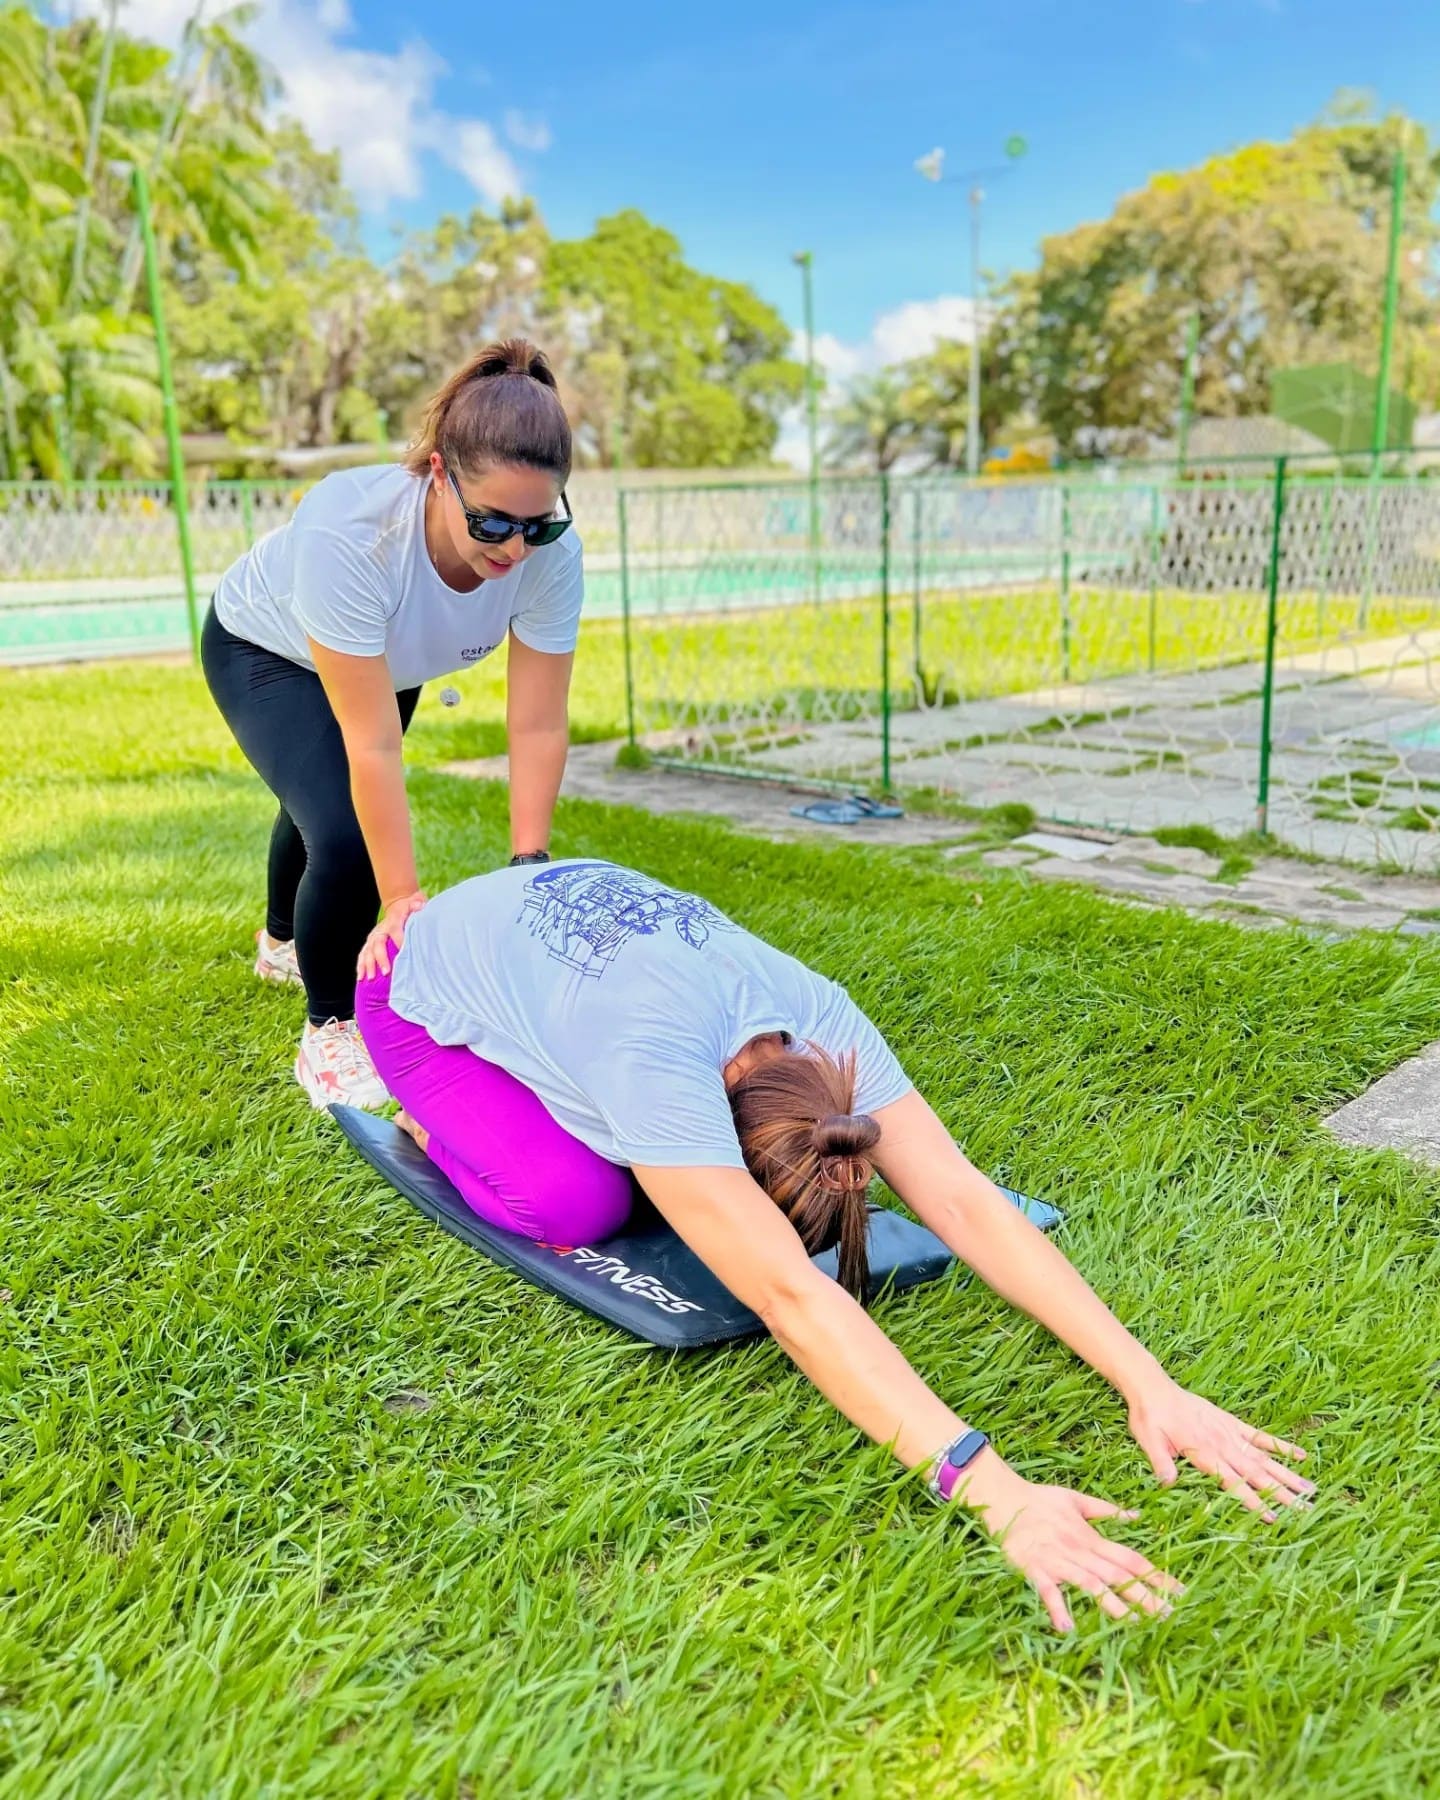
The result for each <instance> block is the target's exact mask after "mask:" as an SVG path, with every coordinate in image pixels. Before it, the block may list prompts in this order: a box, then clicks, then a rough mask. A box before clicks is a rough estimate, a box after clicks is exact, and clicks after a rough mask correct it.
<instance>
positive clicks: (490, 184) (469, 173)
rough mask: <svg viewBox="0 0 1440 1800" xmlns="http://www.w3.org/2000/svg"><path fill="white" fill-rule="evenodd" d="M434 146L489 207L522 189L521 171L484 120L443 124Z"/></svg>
mask: <svg viewBox="0 0 1440 1800" xmlns="http://www.w3.org/2000/svg"><path fill="white" fill-rule="evenodd" d="M434 147H435V149H436V150H437V152H438V153H439V154H440V156H441V157H442V158H443V159H444V160H445V161H446V162H447V163H449V165H450V167H451V168H452V169H458V170H459V171H460V173H461V174H462V175H463V176H464V177H465V179H466V180H467V181H468V182H469V183H470V185H471V187H473V188H474V190H475V192H476V193H477V194H479V195H481V196H482V197H483V198H484V199H486V200H488V201H489V202H490V204H491V205H492V206H494V205H495V204H497V203H498V202H499V201H501V200H504V199H505V198H506V197H507V196H509V195H511V194H522V193H524V191H525V187H524V183H523V182H522V181H521V179H520V171H519V170H518V169H517V168H516V167H515V165H514V163H513V162H511V160H510V158H509V156H508V155H507V153H506V152H505V151H504V150H503V149H502V148H501V146H500V140H499V138H497V137H496V135H495V132H494V129H493V128H492V127H491V126H489V125H487V124H486V123H485V121H484V120H483V119H456V120H452V121H448V122H445V123H443V124H442V131H441V135H440V137H439V138H438V139H437V140H436V142H435V145H434Z"/></svg>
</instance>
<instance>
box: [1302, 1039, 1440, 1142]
mask: <svg viewBox="0 0 1440 1800" xmlns="http://www.w3.org/2000/svg"><path fill="white" fill-rule="evenodd" d="M1325 1124H1326V1127H1327V1128H1328V1129H1329V1130H1330V1131H1332V1132H1334V1134H1335V1136H1336V1137H1337V1138H1339V1139H1340V1141H1341V1143H1344V1144H1356V1145H1361V1146H1364V1147H1365V1148H1368V1149H1371V1150H1401V1151H1403V1152H1404V1153H1405V1154H1406V1155H1407V1156H1414V1157H1418V1158H1420V1159H1421V1160H1422V1161H1424V1162H1429V1163H1440V1044H1431V1045H1430V1047H1429V1048H1428V1049H1427V1050H1422V1051H1421V1052H1420V1054H1419V1056H1414V1057H1411V1059H1410V1061H1409V1062H1406V1063H1401V1065H1400V1067H1399V1068H1398V1069H1392V1070H1391V1071H1390V1073H1389V1074H1388V1075H1384V1076H1382V1077H1381V1078H1380V1080H1379V1081H1377V1082H1376V1083H1375V1085H1374V1086H1373V1087H1370V1088H1367V1089H1366V1091H1365V1092H1364V1093H1363V1094H1361V1095H1360V1096H1359V1098H1358V1099H1355V1100H1351V1101H1348V1102H1347V1103H1346V1104H1345V1105H1344V1106H1342V1107H1341V1108H1340V1109H1339V1111H1338V1112H1333V1113H1331V1115H1330V1117H1329V1118H1328V1119H1327V1120H1326V1121H1325Z"/></svg>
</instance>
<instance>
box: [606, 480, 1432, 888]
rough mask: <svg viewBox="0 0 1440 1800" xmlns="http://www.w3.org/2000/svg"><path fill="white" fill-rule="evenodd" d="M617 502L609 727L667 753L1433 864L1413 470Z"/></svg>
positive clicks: (859, 487)
mask: <svg viewBox="0 0 1440 1800" xmlns="http://www.w3.org/2000/svg"><path fill="white" fill-rule="evenodd" d="M809 503H810V489H809V487H808V486H807V484H804V483H790V484H784V485H775V484H771V485H757V486H755V487H752V488H748V489H743V490H742V489H736V488H729V489H726V490H724V491H723V492H722V491H720V490H715V489H695V490H691V491H689V492H682V491H676V490H673V489H672V490H669V491H666V492H664V493H657V492H653V491H652V492H646V493H626V494H625V495H624V497H623V501H622V513H623V525H624V531H623V552H622V570H623V579H624V584H625V600H626V619H627V667H628V683H629V709H630V721H631V735H632V738H633V740H634V741H635V742H636V743H638V744H640V745H642V746H644V747H645V748H647V749H648V750H650V751H651V752H652V753H653V754H654V755H656V756H657V757H658V758H659V759H661V760H662V761H665V762H671V763H675V764H677V765H683V766H687V767H691V768H703V769H716V770H725V771H728V772H744V773H750V774H755V775H766V776H775V777H782V778H784V777H789V778H791V779H794V780H796V781H803V782H806V783H825V784H829V783H835V784H839V785H844V786H856V787H869V788H875V789H890V790H894V791H897V792H900V793H910V794H912V795H913V796H915V797H916V798H917V799H918V798H922V797H923V796H925V795H926V794H930V795H934V796H941V797H946V798H950V799H954V800H958V801H961V802H963V803H965V804H967V805H970V806H974V807H979V808H988V807H992V806H996V805H999V804H1003V803H1007V802H1023V803H1024V804H1026V805H1028V806H1030V807H1031V808H1032V809H1033V810H1034V811H1035V813H1036V814H1037V815H1039V816H1041V817H1045V818H1049V819H1053V820H1057V821H1061V822H1068V823H1073V824H1082V825H1089V826H1096V827H1101V828H1108V829H1114V830H1153V829H1155V828H1156V827H1158V826H1164V825H1182V824H1194V823H1204V824H1208V825H1210V826H1212V827H1214V828H1216V829H1218V830H1220V831H1222V832H1225V833H1228V834H1240V833H1243V832H1245V831H1247V830H1250V829H1252V828H1255V827H1256V826H1259V827H1260V828H1261V829H1268V830H1269V831H1271V832H1272V833H1273V834H1274V835H1276V836H1278V837H1280V838H1283V839H1284V840H1286V841H1288V842H1291V843H1294V844H1296V845H1298V846H1300V847H1303V848H1307V849H1312V850H1315V851H1319V852H1322V853H1324V854H1327V855H1334V856H1341V857H1345V858H1348V859H1359V860H1366V861H1373V860H1381V861H1386V862H1394V863H1398V864H1401V865H1402V866H1412V867H1413V866H1429V867H1433V866H1440V834H1437V831H1436V829H1435V827H1436V825H1437V823H1440V713H1437V711H1436V700H1437V697H1440V696H1437V691H1436V690H1437V686H1440V656H1437V652H1440V479H1436V478H1435V477H1433V476H1430V475H1427V474H1423V473H1413V472H1412V473H1408V474H1404V475H1400V474H1394V473H1382V472H1381V471H1379V470H1378V469H1377V470H1375V471H1372V472H1370V473H1366V474H1361V475H1356V474H1353V473H1346V472H1344V471H1343V470H1340V469H1335V468H1323V469H1316V470H1311V469H1309V468H1307V467H1305V466H1303V465H1302V466H1300V467H1298V468H1297V467H1292V466H1289V465H1287V464H1286V463H1285V462H1284V461H1283V460H1281V461H1279V462H1276V463H1273V464H1270V465H1264V464H1260V465H1257V464H1255V463H1253V462H1251V463H1244V464H1240V465H1238V466H1236V467H1235V468H1233V469H1226V470H1218V469H1214V468H1212V469H1210V470H1208V471H1207V472H1206V474H1205V476H1204V477H1203V478H1200V477H1186V478H1180V477H1178V476H1176V475H1175V474H1174V473H1173V472H1172V473H1169V474H1166V475H1165V476H1163V477H1159V476H1150V475H1146V476H1145V477H1144V478H1133V477H1131V476H1129V475H1127V474H1126V473H1125V472H1123V471H1122V472H1120V473H1119V474H1117V475H1114V476H1113V477H1110V478H1096V477H1092V476H1081V475H1077V476H1073V477H1061V478H1058V479H1046V480H1036V481H1005V480H1001V481H989V482H985V481H981V482H967V481H960V480H953V479H947V480H891V479H884V478H881V479H876V480H870V481H846V482H830V481H825V482H822V483H821V484H819V490H818V510H819V517H820V530H819V534H818V540H819V541H818V548H816V547H812V539H811V536H810V532H809V529H808V525H809V511H808V509H809Z"/></svg>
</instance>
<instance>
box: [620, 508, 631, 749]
mask: <svg viewBox="0 0 1440 1800" xmlns="http://www.w3.org/2000/svg"><path fill="white" fill-rule="evenodd" d="M616 499H617V501H618V505H619V512H620V633H621V639H622V642H623V643H624V646H625V730H626V734H627V735H628V737H629V739H630V748H631V749H632V750H633V749H634V748H635V665H634V658H633V655H632V651H631V644H630V637H631V631H632V623H631V618H630V533H629V513H628V508H627V507H626V504H625V499H626V496H625V490H624V488H621V489H620V491H619V493H618V494H617V496H616Z"/></svg>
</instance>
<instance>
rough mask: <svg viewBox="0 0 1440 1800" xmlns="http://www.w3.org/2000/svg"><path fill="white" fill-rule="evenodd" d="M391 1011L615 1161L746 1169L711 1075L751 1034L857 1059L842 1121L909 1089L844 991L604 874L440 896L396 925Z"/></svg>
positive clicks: (677, 902) (690, 903) (544, 871)
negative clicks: (457, 1049) (400, 929)
mask: <svg viewBox="0 0 1440 1800" xmlns="http://www.w3.org/2000/svg"><path fill="white" fill-rule="evenodd" d="M390 1003H391V1005H392V1006H393V1007H394V1009H395V1011H396V1012H398V1013H399V1014H400V1016H401V1017H402V1018H403V1019H408V1020H409V1021H410V1022H411V1023H412V1024H414V1025H422V1026H424V1028H425V1029H426V1031H428V1032H429V1033H430V1035H431V1037H433V1038H435V1039H436V1041H437V1042H439V1043H441V1044H465V1045H468V1046H469V1048H470V1049H471V1050H473V1051H474V1052H475V1054H476V1055H477V1056H482V1057H484V1058H485V1059H486V1061H488V1062H493V1063H498V1064H499V1066H500V1067H501V1068H502V1069H506V1070H508V1071H509V1072H510V1074H512V1075H514V1076H515V1077H516V1078H517V1079H518V1080H520V1081H522V1082H523V1083H524V1084H525V1086H526V1087H528V1088H530V1089H531V1090H532V1091H533V1092H534V1093H535V1094H536V1095H537V1096H538V1097H539V1099H540V1100H541V1102H542V1103H543V1105H544V1107H545V1109H546V1111H547V1112H549V1113H550V1115H551V1116H552V1118H554V1119H555V1120H556V1121H557V1122H558V1123H559V1124H560V1125H562V1126H564V1128H565V1129H566V1130H567V1131H568V1132H570V1133H571V1135H572V1136H574V1137H577V1138H579V1139H580V1140H581V1142H582V1143H585V1144H588V1145H589V1146H590V1148H591V1149H592V1150H594V1151H596V1152H598V1154H599V1155H601V1156H603V1157H605V1158H607V1159H608V1160H609V1161H610V1162H614V1163H626V1164H629V1163H642V1164H650V1165H653V1166H655V1167H668V1168H685V1167H706V1168H709V1167H720V1168H735V1169H743V1168H744V1167H745V1159H744V1157H743V1156H742V1155H741V1153H740V1143H739V1139H738V1138H737V1137H736V1134H735V1125H734V1121H733V1118H732V1116H731V1112H730V1103H729V1100H728V1099H727V1097H726V1093H725V1083H724V1078H723V1073H722V1072H723V1070H724V1067H725V1065H726V1063H727V1062H729V1060H730V1059H731V1057H732V1056H734V1055H735V1053H736V1051H738V1050H740V1049H742V1048H743V1047H744V1046H745V1045H746V1044H748V1043H749V1042H750V1040H751V1038H753V1037H757V1036H758V1035H759V1034H760V1033H761V1032H766V1031H789V1032H791V1033H792V1034H793V1035H794V1037H795V1038H796V1039H797V1040H798V1041H804V1042H809V1043H813V1044H818V1045H819V1046H820V1047H821V1048H822V1049H825V1050H829V1051H831V1052H832V1053H833V1054H836V1055H840V1054H843V1053H845V1052H846V1051H850V1050H855V1051H856V1052H858V1079H857V1082H856V1098H855V1109H856V1111H857V1112H874V1111H875V1110H876V1108H877V1107H881V1106H888V1105H889V1104H890V1102H891V1101H893V1100H898V1099H900V1097H901V1096H902V1095H903V1094H906V1093H908V1092H909V1091H910V1085H911V1084H910V1082H909V1081H908V1080H907V1079H906V1076H905V1072H904V1070H903V1069H902V1068H901V1067H900V1064H899V1063H898V1062H897V1061H896V1059H895V1057H894V1055H893V1054H892V1052H891V1051H890V1049H889V1047H888V1046H887V1045H886V1043H885V1040H884V1039H883V1038H882V1037H881V1035H880V1033H879V1032H878V1031H877V1030H876V1029H875V1027H874V1026H873V1025H872V1024H871V1023H870V1021H869V1020H868V1019H867V1018H866V1017H865V1015H864V1013H862V1012H861V1011H860V1009H859V1007H858V1006H856V1004H855V1002H854V1001H853V1000H852V999H851V998H850V996H849V995H848V994H847V993H846V992H845V990H844V989H843V988H842V987H839V986H838V985H837V984H836V983H835V982H833V981H829V980H827V979H826V978H825V977H824V976H823V975H817V974H816V973H815V971H814V970H813V969H808V968H806V966H805V965H804V963H801V962H797V961H796V959H795V958H794V957H793V956H787V955H786V954H785V953H784V952H783V951H781V950H776V949H774V948H772V946H771V945H769V944H767V943H764V942H763V941H762V940H761V939H760V938H757V937H755V936H753V935H752V934H751V933H750V932H748V931H744V930H742V929H741V928H740V927H739V926H738V925H735V924H734V923H732V922H731V920H729V919H727V918H726V917H725V916H724V914H723V913H721V912H718V911H717V910H716V909H715V908H714V907H713V906H711V905H710V904H709V902H708V901H706V900H702V899H701V898H700V897H699V895H697V894H685V893H680V892H677V891H676V890H675V889H673V888H667V887H664V886H662V885H661V883H660V882H658V881H654V880H652V879H651V878H650V877H649V876H648V875H641V874H639V873H637V871H636V870H634V869H626V868H621V867H620V866H619V865H617V864H615V863H607V862H589V861H565V862H555V863H548V864H541V865H538V866H537V865H535V864H529V865H524V864H522V865H521V867H519V868H516V869H499V870H497V871H496V872H495V873H494V874H491V875H477V876H476V877H475V878H474V879H473V880H471V881H463V882H461V883H460V885H459V886H458V887H453V888H449V889H447V890H446V892H445V893H443V894H439V895H437V896H436V898H435V899H433V900H432V901H431V902H430V903H429V905H428V906H426V907H425V909H424V910H423V911H422V912H419V913H416V914H415V916H414V917H413V918H412V919H411V920H410V921H409V923H408V924H407V925H406V928H405V944H404V948H403V949H402V950H401V951H400V953H399V955H398V957H397V958H396V960H395V965H394V975H393V979H392V984H391V989H390Z"/></svg>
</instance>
